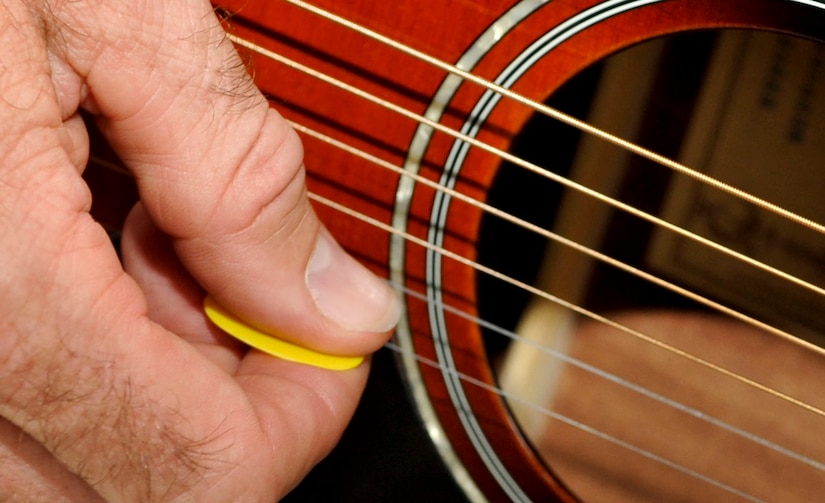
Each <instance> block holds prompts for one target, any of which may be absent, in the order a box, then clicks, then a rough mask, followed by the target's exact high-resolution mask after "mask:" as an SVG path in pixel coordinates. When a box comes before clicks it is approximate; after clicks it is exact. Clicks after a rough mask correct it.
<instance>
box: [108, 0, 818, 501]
mask: <svg viewBox="0 0 825 503" xmlns="http://www.w3.org/2000/svg"><path fill="white" fill-rule="evenodd" d="M313 3H314V4H316V5H318V6H320V7H322V8H325V9H329V10H330V11H332V12H334V13H336V14H339V15H341V16H343V17H345V18H347V19H349V20H352V21H354V22H356V23H358V24H361V25H363V26H366V27H368V28H370V29H372V30H375V31H377V32H379V33H381V34H384V35H387V36H390V37H392V38H393V39H396V40H399V41H401V42H403V43H405V44H408V45H410V46H413V47H415V48H416V49H418V50H420V51H423V52H425V53H427V54H429V55H432V56H435V57H437V58H439V59H442V60H444V61H447V62H455V61H457V60H458V59H459V58H461V56H462V55H463V54H464V52H465V51H466V50H467V48H468V47H470V46H472V44H473V43H474V41H475V40H476V39H477V38H478V37H479V35H480V34H481V33H483V32H484V30H485V29H487V28H488V27H489V26H490V25H491V23H493V22H494V21H495V20H496V19H498V18H499V17H500V16H502V14H503V13H504V12H506V11H507V10H508V9H509V8H510V7H512V5H514V2H510V1H501V0H475V1H472V0H460V1H449V2H448V1H439V2H427V3H423V2H408V1H400V0H398V1H392V2H382V1H377V0H357V1H356V0H351V1H347V2H335V1H333V0H315V1H314V2H313ZM599 3H600V2H597V1H595V0H555V1H552V2H548V3H546V4H545V5H543V6H542V7H541V8H540V9H538V11H539V13H538V14H536V15H533V16H530V17H529V18H528V19H527V20H526V21H524V22H523V23H521V24H520V25H519V26H517V27H516V28H515V29H514V30H512V32H511V33H510V34H509V35H508V36H507V38H506V43H501V44H498V45H496V46H495V47H494V48H493V49H492V50H490V51H489V53H487V54H486V55H485V56H484V57H483V58H482V59H481V61H479V63H478V65H477V66H476V68H474V70H473V71H474V73H477V74H478V75H480V76H482V77H484V78H488V79H493V78H495V77H496V76H497V75H498V74H499V73H500V72H501V71H502V70H503V69H504V68H505V67H506V66H507V64H509V63H510V62H511V61H512V60H513V58H514V57H515V56H516V55H517V54H519V53H520V52H522V51H523V50H524V49H525V48H526V47H527V46H529V45H530V44H531V43H532V42H533V41H535V40H536V39H538V38H539V37H541V36H542V35H543V34H545V33H547V32H548V31H549V30H551V29H553V28H554V27H556V26H557V25H559V23H562V22H563V21H565V20H567V19H569V18H570V17H571V16H573V15H575V14H576V13H578V12H581V11H584V10H586V9H587V8H589V7H592V6H594V5H597V4H599ZM220 5H221V8H222V9H223V10H224V11H225V12H227V13H231V16H230V17H228V20H227V26H228V27H229V30H230V31H231V32H232V33H233V34H235V35H237V36H239V37H242V38H244V39H248V40H251V41H253V42H255V43H257V44H259V45H261V46H263V47H266V48H267V49H269V50H272V51H275V52H277V53H279V54H283V55H285V56H287V57H289V58H293V59H295V60H297V61H300V62H301V63H302V64H306V65H308V66H311V67H313V68H315V69H317V70H319V71H322V72H324V73H325V74H327V75H330V76H333V77H335V78H337V79H340V80H342V81H344V82H346V83H348V84H350V85H354V86H356V87H358V88H359V89H363V90H366V91H368V92H370V93H373V94H375V95H376V96H379V97H381V98H382V99H385V100H388V101H391V102H393V103H395V104H397V105H400V106H402V107H404V108H405V109H407V110H410V111H413V112H415V113H424V112H425V110H426V109H427V107H428V105H429V104H430V103H431V101H432V96H433V94H434V93H435V91H436V90H437V89H438V87H439V85H441V83H442V81H443V80H444V79H445V77H446V74H445V72H444V71H442V70H439V69H435V68H433V67H432V66H430V65H429V64H427V63H424V62H422V61H420V60H417V59H415V58H412V57H410V56H408V55H404V54H400V53H399V52H398V51H396V50H394V49H392V48H388V47H386V46H383V45H381V44H379V43H377V42H375V41H372V40H369V39H367V38H365V37H364V36H363V35H360V34H357V33H354V32H352V31H350V30H348V29H346V28H342V27H340V26H337V25H335V24H333V23H331V22H329V21H326V20H323V19H320V18H319V17H317V16H315V15H314V14H310V13H307V12H305V11H303V10H301V9H298V8H296V7H294V6H291V5H288V4H287V3H285V2H281V1H250V0H238V1H234V0H229V1H225V2H220ZM810 14H811V11H810V10H808V9H807V8H805V7H804V6H801V5H799V4H794V3H791V2H781V1H770V0H672V1H668V2H661V3H657V4H654V5H652V6H650V7H645V8H638V9H634V10H632V11H629V12H628V13H626V14H623V15H618V16H614V17H612V18H611V19H609V20H607V21H605V22H602V23H599V24H597V25H595V26H594V27H592V28H591V29H588V30H585V31H583V32H582V33H580V34H578V35H577V36H575V37H573V38H571V39H570V40H568V41H566V42H565V43H564V44H562V45H561V46H559V47H558V48H556V49H554V50H553V51H552V52H551V53H549V54H548V55H547V56H546V57H544V58H543V59H542V60H541V61H540V62H538V63H537V64H536V65H534V66H533V67H531V68H530V69H529V71H528V72H527V73H526V74H525V75H524V76H523V77H522V78H520V79H519V80H518V82H517V83H516V84H515V85H514V90H515V91H517V92H518V93H521V94H523V95H525V96H528V97H530V98H533V99H535V100H537V101H540V102H543V101H544V100H546V99H547V97H548V96H550V95H551V94H552V93H553V92H554V91H555V90H556V89H558V88H559V87H560V86H561V85H562V84H564V83H565V82H566V81H568V80H569V79H570V78H571V77H573V76H574V75H576V74H577V73H579V72H580V71H582V70H583V69H585V68H587V67H588V66H590V65H591V64H593V63H594V62H596V61H598V60H600V59H602V58H603V57H605V56H607V55H609V54H612V53H614V52H616V51H618V50H620V49H622V48H625V47H628V46H631V45H634V44H636V43H638V42H640V41H643V40H647V39H650V38H653V37H657V36H660V35H665V34H668V33H673V32H679V31H684V30H695V29H706V28H718V27H747V28H751V27H756V28H760V29H769V30H778V31H784V32H790V33H796V34H802V35H804V36H809V37H817V36H819V35H820V30H821V27H822V20H821V18H822V16H821V15H819V16H811V15H810ZM242 52H248V51H242ZM248 57H249V58H250V69H251V71H252V72H253V73H254V75H255V79H256V82H257V83H258V85H259V86H260V87H261V89H262V90H263V91H264V92H265V93H266V94H267V95H268V96H269V98H270V99H271V102H272V104H273V106H274V107H275V108H276V109H278V110H279V111H280V112H281V113H282V114H283V115H284V116H286V117H287V118H289V119H290V120H294V121H296V122H299V123H300V124H302V125H305V126H307V127H311V128H313V129H315V130H318V131H320V132H323V133H325V134H329V135H330V136H333V137H335V138H336V139H338V140H339V141H342V142H346V143H347V144H350V145H352V146H355V147H357V148H359V149H362V150H364V151H366V152H368V153H370V154H373V155H376V156H378V157H380V158H382V159H384V160H386V161H388V162H390V163H392V164H394V165H397V166H402V165H403V164H404V162H405V160H406V158H407V154H408V148H409V146H410V143H411V141H412V138H413V137H414V135H415V133H416V128H417V126H418V125H417V124H416V123H415V122H414V121H411V120H409V119H406V118H402V117H400V116H399V115H398V114H396V113H394V112H392V111H389V110H386V109H383V108H381V107H379V106H376V105H374V104H370V103H366V102H365V101H364V100H363V99H361V98H358V97H356V96H353V95H352V94H350V93H347V92H345V91H342V90H340V89H335V88H334V87H332V86H330V85H329V84H326V83H323V82H319V81H318V80H316V79H313V78H311V77H308V76H306V75H303V74H301V73H300V72H296V71H294V70H291V69H288V68H285V67H284V66H283V65H281V64H278V63H273V62H271V61H268V60H266V58H263V57H261V56H259V55H255V54H251V53H249V54H248ZM483 91H484V90H483V89H481V88H479V87H478V86H476V85H470V84H466V83H465V84H464V85H462V86H461V87H460V88H459V90H458V92H457V93H456V95H455V97H454V98H453V99H452V100H451V101H450V102H449V107H448V109H447V111H446V113H445V114H444V116H443V118H442V120H441V123H442V124H444V125H447V126H449V127H453V128H460V127H461V125H462V124H463V123H464V121H465V120H466V117H467V116H468V115H469V113H470V110H471V109H472V107H473V106H474V104H475V103H476V102H477V101H478V99H479V97H480V96H481V94H482V93H483ZM532 115H533V112H532V111H531V110H529V109H527V108H525V107H523V106H521V105H518V104H515V103H513V102H509V101H506V100H505V101H503V102H502V103H501V104H500V105H499V106H497V107H496V108H495V110H494V111H493V112H492V114H491V115H490V117H489V118H488V119H487V121H486V122H485V126H484V128H483V130H482V131H481V132H480V133H479V135H478V138H479V139H480V140H481V141H484V142H486V143H488V144H489V145H492V146H494V147H496V148H500V149H502V150H508V149H509V148H510V147H511V143H512V142H513V139H514V138H515V137H516V136H517V135H518V133H519V132H520V131H521V130H522V128H523V127H524V125H525V123H526V122H527V121H528V120H529V119H530V117H531V116H532ZM304 141H305V146H306V164H307V169H308V171H309V180H308V183H309V189H310V191H312V192H314V193H317V194H320V195H322V196H324V197H328V198H330V199H332V200H335V201H338V202H340V203H342V204H344V205H346V206H348V207H350V208H353V209H355V210H357V211H359V212H361V213H364V214H366V215H369V216H370V217H372V218H375V219H378V220H379V221H381V222H384V223H387V224H391V223H392V217H393V209H394V208H395V206H396V192H397V188H398V185H399V176H398V175H397V174H394V173H392V172H389V171H387V170H384V169H382V168H379V167H376V166H374V165H370V164H369V163H366V162H364V161H362V160H359V159H356V158H354V157H352V156H350V155H349V154H345V153H342V152H341V151H340V150H338V149H336V148H334V147H330V146H329V145H326V144H324V143H322V142H319V141H317V140H314V139H312V138H309V137H306V138H304ZM453 143H454V140H453V139H452V138H450V137H448V136H447V135H444V134H438V133H437V134H435V135H434V137H433V139H432V141H431V143H430V145H429V147H428V148H427V150H426V156H425V158H424V159H422V161H421V172H420V173H421V175H423V176H425V177H427V178H429V179H431V180H436V181H437V180H438V179H439V176H440V175H441V172H442V166H443V165H444V163H445V159H446V158H447V156H448V154H449V151H450V149H451V147H452V146H453ZM500 163H501V161H500V160H499V159H497V158H495V157H494V156H491V155H490V154H488V153H485V152H482V151H480V150H478V149H471V151H470V153H469V155H468V158H467V160H466V162H465V165H467V166H471V167H472V169H467V170H464V171H462V176H461V178H460V179H459V180H458V182H457V184H456V190H458V191H459V192H462V193H465V194H467V195H470V196H472V197H474V198H477V199H479V200H485V199H486V197H487V192H488V190H489V188H490V186H491V184H493V183H494V180H495V177H496V174H497V170H498V168H499V166H500ZM107 183H108V182H107V181H105V180H104V181H103V182H102V184H103V185H107ZM109 192H110V193H111V191H109ZM433 201H434V191H433V190H432V189H429V188H426V187H423V186H420V185H419V186H417V187H416V190H415V194H414V197H413V199H412V209H411V212H410V218H409V221H408V225H409V227H408V229H407V231H408V232H409V233H410V234H412V235H414V236H418V237H420V238H422V239H426V237H427V232H428V219H429V215H430V212H431V207H432V205H433ZM317 209H318V211H319V213H320V214H321V215H322V218H323V219H324V221H325V223H326V225H327V226H328V227H329V228H330V229H331V230H332V232H333V234H335V236H336V237H337V238H338V239H339V240H340V241H341V242H342V244H343V245H344V246H345V247H346V248H347V249H349V250H350V251H351V252H352V253H353V254H354V255H355V256H357V257H358V258H359V259H360V260H362V261H363V262H364V263H366V264H367V265H368V266H370V267H371V268H372V269H373V270H374V271H376V272H377V273H378V274H382V275H385V276H386V275H387V274H388V267H389V264H388V256H389V248H390V237H389V235H388V234H387V233H386V232H384V231H383V230H380V229H377V228H374V227H371V226H369V225H365V224H363V223H360V222H358V221H356V220H354V219H352V218H349V217H344V216H342V215H340V214H339V213H337V212H336V211H334V210H331V209H328V208H325V207H323V206H320V205H319V206H317ZM106 213H108V214H110V215H111V214H113V212H111V211H108V212H106ZM116 221H117V218H113V223H112V225H115V226H116V225H117V222H116ZM481 223H482V214H481V212H480V211H479V210H478V209H477V208H473V207H470V206H468V205H465V204H462V203H460V202H454V203H453V205H452V206H451V209H450V212H449V216H448V220H447V232H446V238H445V244H444V246H445V248H447V249H448V250H450V251H453V252H455V253H458V254H460V255H462V256H464V257H467V258H470V259H474V258H476V257H477V249H476V246H477V242H478V240H479V233H480V227H481ZM424 253H425V251H424V250H423V249H422V248H421V247H419V246H416V245H413V244H410V245H408V246H407V247H406V255H405V260H406V264H405V270H406V274H405V278H406V281H407V284H406V285H405V286H406V287H407V288H410V289H411V290H413V291H417V292H421V293H424V292H425V291H426V284H425V283H426V281H427V276H426V271H425V269H426V259H425V254H424ZM443 265H444V271H443V274H442V276H443V277H444V278H445V281H444V285H445V290H444V295H445V300H446V301H447V302H448V303H449V304H451V305H453V306H455V307H457V308H459V309H462V310H464V311H466V312H468V313H471V314H477V312H478V310H477V304H478V298H477V295H478V293H477V292H478V288H477V273H476V272H475V271H474V270H472V269H470V268H468V267H466V266H463V265H460V264H457V263H455V262H452V261H449V260H447V261H445V262H444V264H443ZM407 309H408V312H409V319H410V324H411V331H412V335H413V338H414V340H415V341H416V342H415V343H416V347H415V350H416V352H417V353H418V354H420V355H421V356H423V357H424V358H429V359H435V358H436V357H437V354H436V348H435V347H434V345H433V343H432V339H431V335H430V324H429V322H428V318H429V312H428V307H427V306H426V305H425V304H424V303H422V302H420V301H416V300H413V299H411V300H408V303H407ZM446 323H447V326H448V330H449V333H450V334H451V343H452V348H451V349H452V352H453V356H454V358H455V361H456V368H457V369H458V370H459V371H460V372H462V373H465V374H467V375H470V376H473V378H475V379H479V380H481V381H483V382H486V383H489V384H490V385H493V386H495V382H496V381H495V377H494V375H493V371H492V369H491V366H490V362H489V360H488V358H487V354H486V350H485V348H484V345H483V343H482V337H481V330H480V329H479V327H478V326H476V325H475V324H474V323H472V322H470V321H468V320H467V319H465V318H462V317H458V316H448V317H447V320H446ZM421 372H422V374H423V376H424V379H425V382H426V384H427V391H428V393H429V395H430V397H431V400H432V402H433V404H434V406H435V408H436V410H437V413H438V416H439V419H440V422H441V424H442V425H443V427H444V429H445V431H446V433H447V436H448V437H449V439H450V442H451V444H452V446H453V448H454V449H455V451H456V452H457V453H458V454H459V456H460V457H461V459H462V463H463V464H464V466H466V468H467V470H468V472H469V473H470V474H471V475H472V477H473V479H474V480H475V481H476V483H477V485H478V487H479V489H481V491H482V492H483V493H484V494H485V495H486V496H487V497H488V498H489V499H491V500H494V501H498V500H504V499H506V497H507V495H506V494H505V492H503V491H502V489H501V487H500V484H499V483H498V482H497V481H496V480H495V479H494V478H492V477H491V476H489V474H488V470H487V468H486V467H485V465H484V463H483V462H482V460H481V459H479V456H478V454H477V453H476V452H475V450H474V449H473V447H472V446H471V445H470V443H471V442H470V440H469V439H468V437H467V435H466V433H465V431H464V428H463V427H462V425H461V420H460V418H459V417H458V416H457V414H456V412H455V407H454V406H453V405H452V402H451V401H450V400H449V396H448V395H449V391H448V389H447V387H446V386H445V384H444V382H443V376H442V374H441V373H440V372H439V371H437V370H436V369H433V368H431V367H428V366H426V365H422V366H421ZM468 399H469V401H470V404H471V407H472V410H473V411H474V414H475V417H476V418H477V419H478V421H479V423H480V424H481V425H482V428H483V429H484V430H485V432H487V435H488V438H490V439H491V442H492V447H493V449H495V450H496V452H498V453H499V455H500V456H501V458H502V460H503V461H504V463H505V464H506V465H507V466H508V467H509V470H510V471H511V473H514V474H516V476H517V478H518V483H519V484H520V486H521V487H523V488H524V490H525V492H526V493H527V494H528V495H529V496H530V497H531V498H533V499H535V500H536V501H550V500H551V499H555V500H558V501H574V500H575V497H574V496H572V495H571V494H570V493H568V492H567V491H566V489H565V488H564V484H563V483H561V482H559V481H558V480H556V478H555V477H554V476H553V474H552V471H551V470H548V469H547V468H546V466H545V463H544V462H543V461H542V460H541V459H540V458H539V457H538V456H537V455H536V454H535V452H534V449H533V447H532V446H531V445H530V443H529V442H528V441H526V440H525V439H524V438H523V437H522V435H521V433H520V430H519V428H518V427H517V426H516V425H515V422H514V420H513V419H512V417H511V415H510V413H509V409H508V406H507V405H506V404H505V403H504V402H503V400H502V398H501V397H500V396H499V395H498V394H496V393H493V392H491V391H489V390H486V389H484V388H479V387H475V388H472V389H470V390H469V391H468Z"/></svg>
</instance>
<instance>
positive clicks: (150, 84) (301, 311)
mask: <svg viewBox="0 0 825 503" xmlns="http://www.w3.org/2000/svg"><path fill="white" fill-rule="evenodd" d="M0 68H2V72H0V129H2V134H0V249H1V250H2V253H3V260H2V261H0V466H3V469H2V470H0V499H2V500H3V501H50V502H51V501H84V502H85V501H94V500H95V499H102V500H116V501H141V502H143V501H170V500H184V501H189V500H201V499H205V498H207V496H206V495H207V494H208V500H209V501H237V500H239V499H243V500H244V501H273V500H275V499H277V498H279V497H281V496H282V495H284V494H285V493H286V492H288V491H289V489H290V488H291V487H293V486H294V484H296V483H297V481H298V480H300V478H301V477H302V476H303V475H304V474H305V473H306V471H308V470H309V469H310V468H311V467H312V466H313V465H314V464H315V463H316V462H317V461H318V460H319V459H320V458H322V457H323V456H324V455H325V454H326V453H327V452H328V451H329V449H330V448H331V447H332V446H333V445H334V443H335V442H336V441H337V439H338V438H339V436H340V433H341V431H342V430H343V428H344V426H345V425H346V422H347V421H348V420H349V418H350V416H351V414H352V412H353V409H354V407H355V405H356V402H357V400H358V397H359V394H360V392H361V390H362V388H363V385H364V381H365V378H366V374H367V372H368V365H366V364H365V365H362V366H361V367H359V368H357V369H354V370H352V371H347V372H329V371H324V370H320V369H316V368H312V367H307V366H302V365H297V364H292V363H289V362H284V361H279V360H277V359H274V358H270V357H267V356H265V355H263V354H261V353H259V352H257V351H249V350H248V349H247V348H245V347H243V346H242V345H240V344H238V343H237V342H235V341H234V340H232V339H231V338H229V337H227V336H226V335H224V334H222V333H220V332H219V331H217V330H216V329H215V328H214V327H212V326H211V325H210V324H209V323H208V322H207V320H206V319H205V317H204V315H203V313H202V310H201V301H202V299H203V297H204V296H205V295H206V293H207V292H208V293H209V294H210V295H212V296H213V297H214V298H215V299H217V300H218V301H219V302H221V303H222V304H224V305H225V306H226V307H227V308H229V309H230V310H232V311H235V312H236V313H237V314H238V315H240V316H241V317H243V318H246V319H247V320H249V321H250V322H252V323H255V324H256V325H258V326H260V327H262V328H264V329H266V330H271V331H273V332H277V333H279V334H283V336H284V337H285V338H289V339H291V340H293V341H294V342H298V343H300V344H303V345H306V346H308V347H313V348H315V349H319V350H322V351H326V352H330V353H338V354H367V353H369V352H371V351H373V350H375V349H376V348H378V347H380V345H381V344H382V343H383V342H384V341H385V338H386V333H387V331H388V330H389V329H390V328H391V326H392V324H393V320H394V319H395V317H396V316H397V314H396V313H397V306H396V300H395V299H394V296H393V295H392V292H391V291H390V290H389V289H388V288H387V287H386V286H384V285H382V284H380V283H375V282H376V280H375V279H374V278H372V276H371V275H369V274H368V273H367V272H366V270H365V269H363V268H361V267H360V266H358V265H357V264H356V263H355V262H354V261H352V259H350V258H349V257H347V256H346V255H345V254H344V253H343V252H342V251H340V248H337V247H336V245H332V246H333V249H334V250H336V251H335V252H334V253H333V255H334V262H333V265H332V267H331V269H332V270H334V271H335V275H334V276H333V278H338V279H337V280H333V281H325V282H324V288H327V289H328V291H325V292H324V294H323V295H322V296H321V297H315V296H314V292H313V291H312V286H311V285H309V284H308V282H312V279H310V276H308V275H307V274H306V271H307V267H308V264H309V263H310V261H311V257H312V253H313V250H314V248H315V245H316V242H318V241H319V240H325V239H328V238H327V237H326V233H324V232H322V231H321V225H320V223H319V222H318V220H317V218H316V216H315V215H314V213H313V212H312V210H311V208H310V206H309V203H308V202H307V199H306V194H305V187H304V182H303V180H304V173H303V166H302V162H303V151H302V148H301V145H300V143H299V141H298V139H297V136H296V135H295V133H294V132H293V131H292V130H291V129H290V128H289V127H288V125H286V123H285V122H284V121H283V120H282V119H281V118H280V117H279V116H278V115H277V113H276V112H274V111H273V110H270V109H269V107H268V105H267V103H266V101H265V100H264V99H263V97H262V96H261V95H260V94H259V93H258V92H257V91H256V90H255V88H254V86H253V85H252V83H251V81H250V79H249V78H248V76H247V75H246V73H245V70H244V65H243V64H242V62H241V60H240V59H239V58H238V56H237V54H236V53H235V51H234V49H233V48H232V46H231V44H229V43H228V41H227V40H226V37H225V34H224V32H223V30H222V29H221V26H220V23H219V21H218V19H217V18H216V16H215V14H214V13H213V12H212V8H211V6H210V5H209V3H208V2H206V1H201V0H114V1H108V2H107V1H103V0H80V1H60V0H54V1H45V0H39V1H35V0H28V1H25V0H0ZM81 109H84V110H86V111H87V112H88V113H91V114H92V115H93V116H94V117H95V120H96V121H97V124H98V126H99V127H100V129H101V130H102V131H103V132H104V134H105V135H106V136H107V139H108V140H109V141H110V143H111V144H112V145H113V146H114V147H115V149H116V150H117V151H118V154H119V156H120V157H121V158H122V159H123V160H124V161H125V163H126V164H127V166H128V167H129V169H130V170H131V171H132V173H133V174H134V176H135V177H136V179H137V180H138V186H139V190H140V194H141V200H142V203H141V205H140V206H139V207H138V208H136V209H135V211H134V212H133V214H132V215H131V216H130V218H129V221H128V222H127V227H126V229H125V234H124V239H123V264H121V262H120V261H119V260H118V257H117V255H116V254H115V252H114V250H113V248H112V245H111V243H110V242H109V240H108V237H107V235H106V233H105V232H104V231H103V229H102V228H101V227H100V226H99V225H98V224H97V223H95V222H94V221H93V220H92V218H91V217H90V216H89V214H88V210H89V207H90V203H91V196H90V194H89V191H88V189H87V188H86V186H85V184H84V183H83V181H82V179H81V177H80V174H81V173H82V171H83V167H84V166H85V163H86V160H87V157H88V148H89V146H88V136H87V134H86V131H85V129H84V126H83V122H82V121H81V119H80V117H79V114H78V112H79V110H81ZM325 246H329V245H325ZM124 266H125V269H124ZM376 285H377V286H376ZM376 288H377V290H376ZM376 291H378V292H380V293H381V294H380V295H375V292H376ZM366 292H370V293H371V296H368V295H364V294H365V293H366ZM367 297H369V299H371V300H367V299H366V298H367ZM319 298H322V299H333V301H334V303H335V304H334V305H333V307H332V308H330V307H329V305H327V304H324V302H325V301H321V300H317V299H319ZM342 299H344V300H347V299H353V300H352V303H353V305H352V308H351V309H350V308H349V307H348V306H346V305H345V304H341V302H343V301H342ZM342 305H343V306H344V307H345V308H346V309H341V307H342ZM336 313H337V314H336ZM341 313H344V315H345V316H346V319H344V318H341V316H342V315H341Z"/></svg>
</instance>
